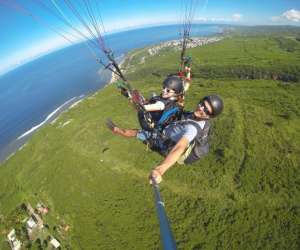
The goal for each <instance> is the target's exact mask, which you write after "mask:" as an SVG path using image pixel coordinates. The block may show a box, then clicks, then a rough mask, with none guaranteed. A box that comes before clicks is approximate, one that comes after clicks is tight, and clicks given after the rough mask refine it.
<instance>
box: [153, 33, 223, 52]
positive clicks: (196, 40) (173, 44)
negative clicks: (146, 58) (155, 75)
mask: <svg viewBox="0 0 300 250" xmlns="http://www.w3.org/2000/svg"><path fill="white" fill-rule="evenodd" d="M222 39H223V37H192V38H191V39H190V40H189V41H188V43H187V48H195V47H199V46H203V45H206V44H209V43H215V42H218V41H220V40H222ZM181 46H182V40H171V41H167V42H163V43H160V44H158V45H156V46H153V47H151V48H149V49H148V53H149V55H150V56H153V55H156V54H158V53H159V52H160V51H161V50H162V49H165V48H173V49H175V50H181Z"/></svg>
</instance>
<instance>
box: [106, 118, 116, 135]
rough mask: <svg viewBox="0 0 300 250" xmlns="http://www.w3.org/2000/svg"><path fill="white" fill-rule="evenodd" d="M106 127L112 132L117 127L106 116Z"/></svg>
mask: <svg viewBox="0 0 300 250" xmlns="http://www.w3.org/2000/svg"><path fill="white" fill-rule="evenodd" d="M106 127H108V128H109V129H110V130H111V131H112V132H115V129H116V128H117V125H116V124H114V123H113V121H112V120H111V119H110V118H108V119H107V120H106Z"/></svg>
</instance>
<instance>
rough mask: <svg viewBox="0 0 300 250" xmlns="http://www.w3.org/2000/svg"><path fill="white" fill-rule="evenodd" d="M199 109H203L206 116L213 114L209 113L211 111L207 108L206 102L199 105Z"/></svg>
mask: <svg viewBox="0 0 300 250" xmlns="http://www.w3.org/2000/svg"><path fill="white" fill-rule="evenodd" d="M198 109H202V110H203V111H204V113H205V114H207V115H211V113H210V112H209V109H208V108H207V107H206V106H205V104H204V102H200V103H199V104H198Z"/></svg>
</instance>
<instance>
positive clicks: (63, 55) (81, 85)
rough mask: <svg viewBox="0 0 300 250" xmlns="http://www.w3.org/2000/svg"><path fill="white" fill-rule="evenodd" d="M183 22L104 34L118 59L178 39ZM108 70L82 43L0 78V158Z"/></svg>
mask: <svg viewBox="0 0 300 250" xmlns="http://www.w3.org/2000/svg"><path fill="white" fill-rule="evenodd" d="M181 28H182V27H181V25H168V26H157V27H151V28H142V29H135V30H130V31H124V32H119V33H114V34H111V35H107V36H105V37H104V39H105V44H106V46H107V47H108V48H110V49H112V50H113V51H114V54H115V56H116V57H117V58H121V57H123V56H125V55H126V53H128V52H129V51H130V50H133V49H136V48H142V47H145V46H149V45H152V44H157V43H160V42H164V41H168V40H173V39H179V38H180V37H179V36H180V35H179V32H180V29H181ZM221 32H222V27H221V26H218V25H200V24H199V25H193V26H192V33H191V35H192V36H212V35H215V34H217V33H221ZM110 78H111V73H110V72H109V71H108V70H105V71H104V70H103V69H102V68H101V66H100V65H99V64H98V63H97V62H96V60H95V58H93V57H92V55H91V54H90V52H89V50H88V49H87V48H86V46H85V45H84V44H77V45H72V46H69V47H67V48H64V49H61V50H58V51H55V52H52V53H51V54H48V55H45V56H43V57H41V58H38V59H36V60H34V61H32V62H29V63H27V64H25V65H23V66H20V67H18V68H17V69H15V70H13V71H10V72H9V73H6V74H4V75H2V76H0V162H3V161H5V159H7V158H8V157H9V156H10V155H11V154H13V153H14V152H15V151H16V150H17V149H18V148H20V147H21V146H22V145H24V143H26V141H27V140H28V139H29V138H30V136H31V135H32V134H33V133H34V132H35V131H37V130H38V129H39V128H40V127H42V125H44V124H46V123H47V122H51V121H52V120H54V119H55V118H56V117H57V116H58V115H59V114H60V113H61V112H62V111H65V110H66V109H68V107H70V106H71V105H72V104H74V103H75V102H77V101H79V100H81V99H83V98H85V97H86V96H88V95H90V94H92V93H94V92H95V91H97V90H99V89H101V88H102V87H103V86H105V84H107V83H108V82H109V80H110Z"/></svg>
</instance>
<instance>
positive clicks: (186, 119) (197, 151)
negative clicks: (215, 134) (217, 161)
mask: <svg viewBox="0 0 300 250" xmlns="http://www.w3.org/2000/svg"><path fill="white" fill-rule="evenodd" d="M182 119H183V120H180V121H176V122H175V126H176V124H178V125H179V124H181V125H185V124H186V125H188V124H189V125H192V126H194V127H195V128H196V129H197V135H196V137H195V138H194V140H193V141H192V142H191V143H190V145H189V147H188V148H187V150H186V153H185V154H183V159H181V162H182V163H185V164H191V163H193V162H195V161H196V160H198V159H200V158H201V157H203V156H204V155H206V154H207V153H208V151H209V143H208V142H209V134H210V122H209V121H208V120H207V121H205V125H204V127H203V129H202V128H201V126H200V125H199V124H198V123H197V121H195V120H193V119H192V113H187V112H186V113H184V114H183V116H182ZM147 144H148V146H149V147H150V149H151V150H153V151H156V152H158V153H159V154H161V155H163V156H166V155H167V154H168V153H169V152H170V151H171V150H172V148H173V147H174V146H175V145H176V142H175V141H172V140H171V139H170V138H168V137H166V136H165V134H164V133H163V131H162V132H159V131H158V132H157V131H153V132H152V134H151V137H150V138H149V139H148V140H147Z"/></svg>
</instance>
